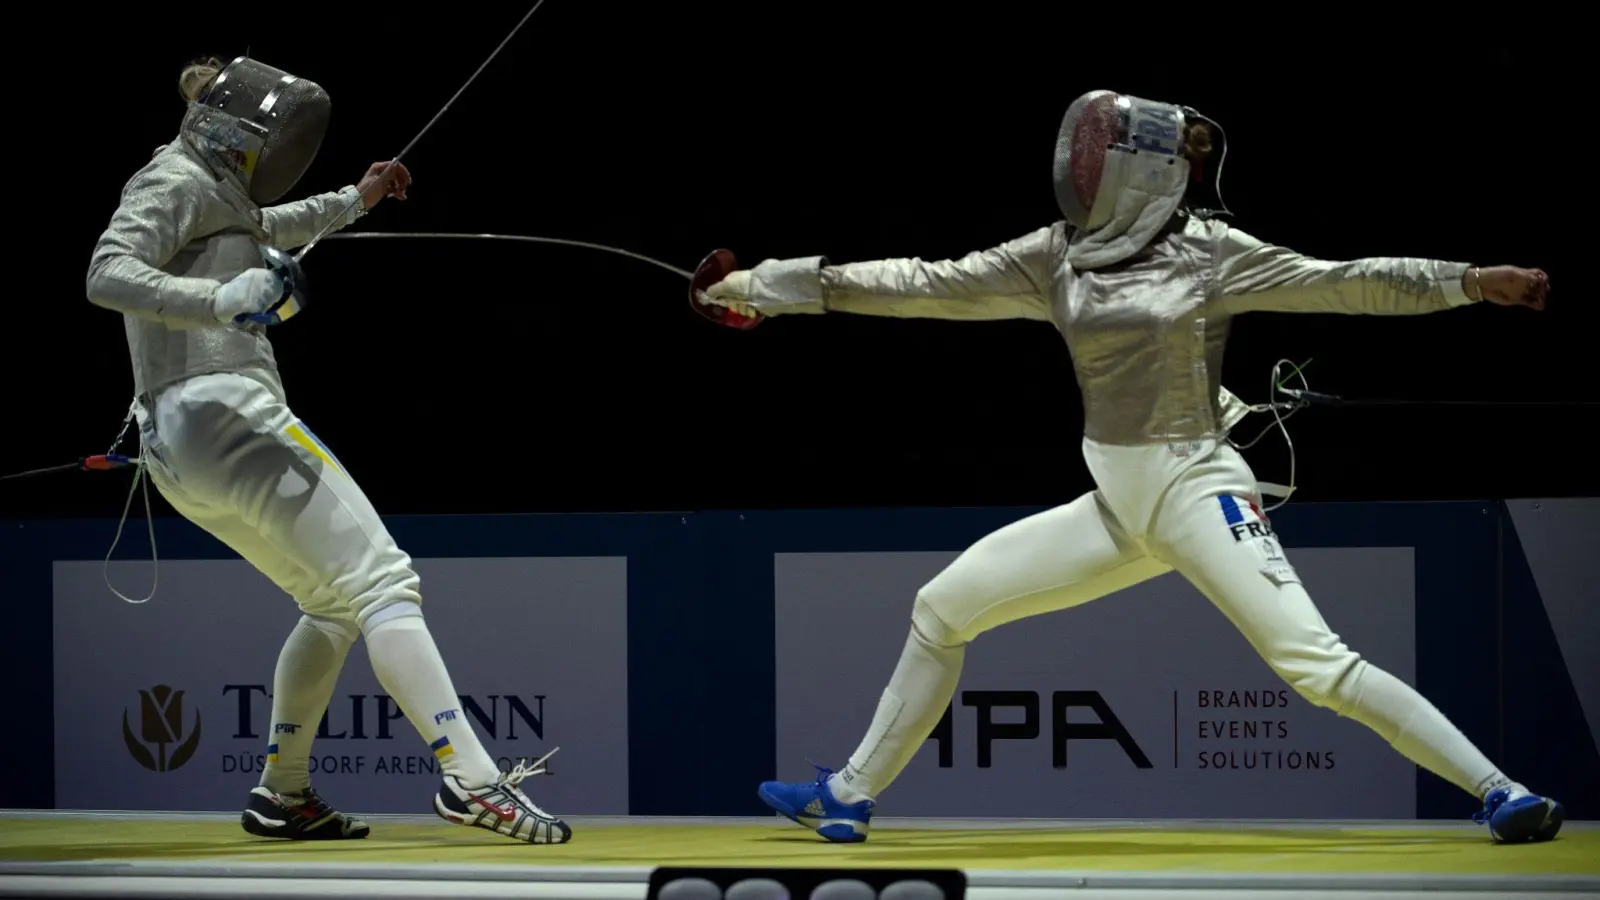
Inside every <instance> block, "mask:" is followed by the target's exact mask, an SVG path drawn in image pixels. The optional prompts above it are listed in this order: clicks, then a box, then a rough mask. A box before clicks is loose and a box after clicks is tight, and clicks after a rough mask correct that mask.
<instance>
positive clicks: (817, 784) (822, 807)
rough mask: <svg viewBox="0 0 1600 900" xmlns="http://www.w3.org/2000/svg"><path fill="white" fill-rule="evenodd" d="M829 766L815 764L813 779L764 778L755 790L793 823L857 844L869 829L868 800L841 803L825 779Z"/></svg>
mask: <svg viewBox="0 0 1600 900" xmlns="http://www.w3.org/2000/svg"><path fill="white" fill-rule="evenodd" d="M831 777H833V770H832V769H824V768H823V767H821V766H817V780H816V781H797V782H793V783H786V782H782V781H768V782H765V783H763V784H762V785H761V788H760V790H758V791H757V793H759V794H760V795H761V799H762V800H763V801H765V802H766V804H767V805H768V806H770V807H772V808H773V809H775V810H777V811H778V812H780V813H782V814H783V815H785V816H787V817H789V819H790V820H792V821H793V822H794V823H795V824H797V825H800V826H801V827H803V828H809V829H811V830H812V831H815V832H816V833H817V834H820V835H822V836H823V837H824V838H826V839H828V840H830V841H833V842H834V843H837V844H858V843H860V842H862V841H864V840H866V839H867V832H868V831H870V830H871V822H872V807H873V806H874V805H875V804H874V803H873V802H872V801H871V800H862V801H859V802H857V803H845V802H843V801H841V800H839V798H837V797H835V796H834V795H833V789H832V788H830V787H829V786H828V779H829V778H831Z"/></svg>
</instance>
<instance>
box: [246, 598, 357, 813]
mask: <svg viewBox="0 0 1600 900" xmlns="http://www.w3.org/2000/svg"><path fill="white" fill-rule="evenodd" d="M359 633H360V632H359V631H358V630H357V629H356V627H355V625H354V624H351V623H346V622H341V621H337V620H334V619H326V618H321V617H315V616H301V617H300V621H299V622H297V623H296V624H295V626H294V630H292V631H290V632H289V638H288V639H287V640H285V641H284V642H283V649H282V650H281V651H279V653H278V668H277V670H276V671H275V672H273V675H272V725H271V731H270V734H269V736H268V741H269V742H270V743H268V745H267V764H266V766H265V767H264V768H263V769H262V771H261V784H262V786H263V787H265V788H267V789H268V790H270V791H274V792H276V793H280V794H291V793H298V792H300V791H304V790H305V789H306V788H308V787H310V786H311V771H310V768H309V764H310V759H311V742H312V741H313V740H315V739H316V736H317V728H318V726H319V725H321V724H322V714H323V713H324V712H326V711H327V709H328V700H329V699H330V698H331V697H332V696H333V688H334V685H336V684H338V682H339V670H340V669H342V668H344V660H345V656H347V655H348V654H349V652H350V647H351V645H352V644H354V643H355V640H356V637H357V635H358V634H359Z"/></svg>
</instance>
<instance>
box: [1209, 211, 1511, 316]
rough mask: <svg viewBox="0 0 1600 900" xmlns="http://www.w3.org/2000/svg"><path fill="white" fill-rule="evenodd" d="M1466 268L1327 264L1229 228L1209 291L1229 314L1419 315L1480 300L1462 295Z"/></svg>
mask: <svg viewBox="0 0 1600 900" xmlns="http://www.w3.org/2000/svg"><path fill="white" fill-rule="evenodd" d="M1471 268H1472V267H1471V266H1470V265H1469V264H1467V263H1456V262H1441V261H1439V260H1433V259H1414V258H1409V257H1383V256H1378V257H1369V258H1367V259H1357V260H1353V261H1350V262H1327V261H1325V260H1320V259H1312V258H1311V257H1308V256H1301V255H1300V254H1298V253H1296V252H1294V251H1293V250H1289V249H1287V248H1284V247H1277V246H1273V245H1271V244H1265V243H1262V242H1261V241H1259V240H1257V239H1256V238H1254V237H1252V236H1250V235H1248V234H1245V233H1244V232H1242V231H1238V230H1236V229H1231V228H1230V229H1228V232H1227V234H1226V235H1224V236H1223V239H1222V246H1221V249H1220V251H1219V254H1218V259H1217V269H1216V279H1215V281H1214V282H1213V285H1212V295H1213V296H1214V297H1215V298H1217V299H1218V300H1220V302H1221V303H1222V305H1223V307H1224V308H1225V309H1226V310H1227V311H1228V312H1230V313H1233V314H1238V313H1246V312H1320V313H1344V314H1347V315H1379V316H1382V315H1389V316H1405V315H1420V314H1422V313H1431V312H1439V311H1441V310H1446V309H1451V308H1453V307H1457V306H1466V305H1468V304H1470V303H1474V302H1477V301H1478V300H1481V299H1483V294H1482V293H1481V291H1480V290H1474V291H1473V293H1472V294H1471V296H1469V295H1468V293H1467V287H1468V285H1467V284H1466V283H1465V282H1467V281H1468V280H1469V279H1468V278H1467V271H1468V270H1469V269H1471ZM1474 287H1475V286H1474Z"/></svg>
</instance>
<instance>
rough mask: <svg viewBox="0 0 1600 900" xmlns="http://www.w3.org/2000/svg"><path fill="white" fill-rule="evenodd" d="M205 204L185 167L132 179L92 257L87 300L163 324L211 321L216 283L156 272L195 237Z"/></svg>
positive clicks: (213, 322)
mask: <svg viewBox="0 0 1600 900" xmlns="http://www.w3.org/2000/svg"><path fill="white" fill-rule="evenodd" d="M203 202H204V201H203V199H202V197H201V193H200V188H199V186H198V185H197V184H195V183H194V181H193V180H191V179H189V178H188V177H186V173H183V172H175V171H172V170H169V169H165V168H162V167H160V166H156V167H152V168H150V169H148V170H147V171H144V172H141V173H140V174H139V175H138V176H136V177H135V178H134V180H132V181H130V182H129V183H128V186H127V187H126V188H124V189H123V191H122V203H121V204H120V205H119V206H118V207H117V211H116V212H115V213H113V214H112V216H111V223H110V225H108V226H107V227H106V230H105V233H103V234H101V235H100V240H99V241H98V242H97V243H96V244H95V247H94V254H93V255H92V256H91V258H90V261H89V275H88V278H87V280H86V284H85V287H86V290H87V292H88V295H89V302H90V303H93V304H95V305H96V306H103V307H105V308H106V309H111V310H115V311H117V312H120V313H124V314H127V315H130V316H137V317H139V318H141V319H148V320H150V321H154V322H161V323H163V324H165V325H166V326H167V327H169V328H175V329H185V328H198V327H203V326H208V325H216V324H217V319H216V316H215V315H214V313H213V303H214V298H215V297H216V293H217V288H218V287H219V284H218V282H216V281H213V280H212V279H209V278H184V277H181V276H177V275H169V274H167V273H166V272H163V271H161V267H162V266H164V265H166V264H167V263H168V262H170V261H171V260H172V258H173V257H174V256H176V255H177V254H178V251H179V250H182V249H183V248H184V247H185V246H187V245H188V244H189V242H190V241H192V240H194V237H195V234H196V233H197V232H198V230H199V228H200V216H201V209H202V204H203Z"/></svg>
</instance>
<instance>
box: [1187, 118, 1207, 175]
mask: <svg viewBox="0 0 1600 900" xmlns="http://www.w3.org/2000/svg"><path fill="white" fill-rule="evenodd" d="M1212 149H1213V147H1212V145H1211V126H1210V125H1207V124H1206V123H1204V122H1190V123H1189V124H1188V125H1185V126H1183V155H1184V156H1187V157H1189V161H1190V162H1192V163H1195V164H1196V165H1198V164H1200V163H1203V162H1205V161H1206V159H1207V158H1209V157H1210V156H1211V151H1212Z"/></svg>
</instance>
